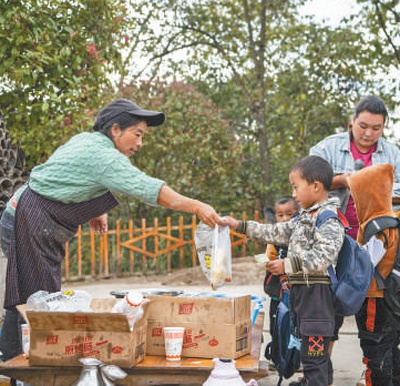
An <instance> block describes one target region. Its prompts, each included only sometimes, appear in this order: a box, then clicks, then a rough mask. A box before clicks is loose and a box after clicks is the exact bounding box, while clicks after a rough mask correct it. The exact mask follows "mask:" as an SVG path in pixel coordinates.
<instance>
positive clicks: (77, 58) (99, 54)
mask: <svg viewBox="0 0 400 386" xmlns="http://www.w3.org/2000/svg"><path fill="white" fill-rule="evenodd" d="M0 25H1V28H0V81H1V82H0V83H1V93H0V106H1V109H2V111H3V113H4V115H5V117H6V121H7V128H8V130H9V131H10V133H11V135H12V137H14V138H16V139H18V142H19V144H20V145H21V147H22V148H23V149H24V151H25V154H26V156H27V158H28V160H29V165H30V166H33V165H35V164H37V163H39V162H42V161H43V160H45V159H46V158H47V157H48V156H49V155H50V154H51V153H52V152H53V150H54V149H55V148H56V147H58V146H59V145H60V143H63V142H64V141H65V140H66V139H67V138H69V137H70V136H71V134H75V133H77V132H79V131H82V130H83V129H84V128H86V127H87V125H88V122H90V121H91V120H92V117H91V115H92V113H93V109H97V107H98V95H99V93H101V91H102V89H103V88H104V87H105V86H107V85H108V86H109V85H110V80H109V77H108V74H107V72H111V71H113V69H114V68H115V66H116V64H117V63H118V62H119V61H120V55H121V53H120V49H121V48H122V39H121V35H122V34H124V33H125V32H124V31H125V29H126V28H128V27H129V21H128V19H127V18H126V8H125V6H124V5H122V4H121V2H120V1H115V0H102V1H98V0H85V1H74V2H70V1H65V0H59V1H49V0H38V1H18V0H10V1H3V2H1V3H0ZM120 42H121V43H120Z"/></svg>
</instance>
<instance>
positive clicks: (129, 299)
mask: <svg viewBox="0 0 400 386" xmlns="http://www.w3.org/2000/svg"><path fill="white" fill-rule="evenodd" d="M144 301H145V299H144V298H143V295H142V293H141V292H139V291H129V292H128V293H127V294H126V295H125V297H124V298H123V299H121V300H120V301H118V302H117V303H116V304H115V305H114V307H113V309H112V312H117V313H122V314H125V315H126V316H127V317H128V322H129V327H130V329H131V331H133V329H134V327H135V323H136V322H137V321H138V320H139V319H140V318H141V317H142V316H143V302H144Z"/></svg>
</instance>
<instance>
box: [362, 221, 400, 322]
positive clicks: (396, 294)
mask: <svg viewBox="0 0 400 386" xmlns="http://www.w3.org/2000/svg"><path fill="white" fill-rule="evenodd" d="M386 228H398V230H399V245H398V247H397V255H396V260H395V261H394V265H393V269H392V271H391V272H390V274H389V275H388V276H387V277H386V279H384V278H383V277H382V275H381V274H380V272H379V269H378V267H376V268H375V279H376V282H377V284H378V288H379V289H381V290H383V293H384V299H385V301H386V303H387V305H388V306H389V308H390V309H391V311H392V312H393V313H394V314H395V315H397V316H400V221H399V219H398V218H397V217H390V216H381V217H377V218H374V219H372V220H371V221H370V222H369V223H368V224H367V226H366V228H365V232H364V238H365V240H367V241H368V240H369V239H370V238H371V237H372V236H374V235H376V234H377V233H380V232H381V231H382V230H383V229H386Z"/></svg>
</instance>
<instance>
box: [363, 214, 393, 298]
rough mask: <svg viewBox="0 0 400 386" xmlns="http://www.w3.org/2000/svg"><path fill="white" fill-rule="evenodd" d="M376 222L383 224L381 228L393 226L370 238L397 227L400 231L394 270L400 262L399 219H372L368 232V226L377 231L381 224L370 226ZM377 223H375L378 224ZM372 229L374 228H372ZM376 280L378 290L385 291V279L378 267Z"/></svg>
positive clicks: (375, 274) (375, 275)
mask: <svg viewBox="0 0 400 386" xmlns="http://www.w3.org/2000/svg"><path fill="white" fill-rule="evenodd" d="M381 219H384V220H381ZM374 220H377V221H379V222H381V224H380V225H381V226H382V224H391V225H390V226H385V227H382V228H380V229H379V230H378V231H376V232H375V233H373V234H372V235H371V236H370V237H372V236H373V235H375V234H376V233H379V232H381V231H382V230H383V229H385V228H395V227H397V229H398V231H399V241H398V246H397V253H396V258H395V261H394V264H393V268H392V269H394V267H395V265H396V262H398V261H400V221H399V218H398V217H390V216H382V217H377V218H376V219H372V220H371V221H370V222H369V223H368V224H367V227H366V231H367V228H368V226H370V228H371V229H376V228H377V227H378V225H379V224H373V225H370V224H372V222H373V221H374ZM393 220H394V221H393ZM377 221H375V222H377ZM394 223H397V225H396V226H393V224H394ZM372 227H374V228H372ZM371 232H372V231H371ZM385 237H386V235H385ZM386 244H387V240H386ZM374 278H375V280H376V284H377V285H378V288H379V289H380V290H384V289H385V288H386V286H385V279H384V278H383V276H382V274H381V272H380V271H379V268H378V266H376V267H375V272H374Z"/></svg>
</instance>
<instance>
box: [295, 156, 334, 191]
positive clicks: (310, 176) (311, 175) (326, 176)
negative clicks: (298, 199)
mask: <svg viewBox="0 0 400 386" xmlns="http://www.w3.org/2000/svg"><path fill="white" fill-rule="evenodd" d="M295 171H298V172H300V173H301V176H302V177H303V178H304V179H305V180H306V181H307V182H308V183H309V184H311V183H312V182H315V181H318V182H321V183H322V185H323V186H324V188H325V190H327V191H329V190H330V188H331V186H332V180H333V169H332V166H331V165H330V163H329V162H328V161H326V160H324V159H323V158H321V157H319V156H317V155H309V156H307V157H304V158H302V159H301V160H300V161H298V162H297V163H296V164H295V165H294V166H293V167H292V169H291V170H290V173H292V172H295Z"/></svg>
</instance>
